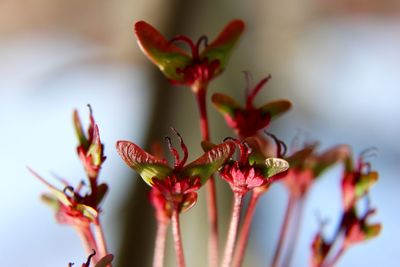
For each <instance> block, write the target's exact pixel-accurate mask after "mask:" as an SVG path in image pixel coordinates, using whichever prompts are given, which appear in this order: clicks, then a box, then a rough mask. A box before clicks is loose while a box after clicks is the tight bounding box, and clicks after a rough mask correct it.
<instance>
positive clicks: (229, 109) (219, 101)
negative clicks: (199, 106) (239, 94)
mask: <svg viewBox="0 0 400 267" xmlns="http://www.w3.org/2000/svg"><path fill="white" fill-rule="evenodd" d="M211 101H212V103H213V104H214V106H215V107H216V108H217V110H218V111H219V112H221V113H222V114H223V115H229V117H231V118H235V113H236V110H240V109H242V108H241V106H240V104H239V103H238V102H236V100H234V99H233V98H231V97H230V96H227V95H224V94H218V93H216V94H213V96H212V97H211Z"/></svg>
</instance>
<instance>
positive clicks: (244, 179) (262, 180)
mask: <svg viewBox="0 0 400 267" xmlns="http://www.w3.org/2000/svg"><path fill="white" fill-rule="evenodd" d="M235 143H236V144H237V146H238V148H239V159H238V160H236V161H231V162H227V163H226V164H225V166H224V167H223V168H222V170H221V171H220V175H221V176H222V178H223V179H224V180H226V181H227V182H228V183H229V185H230V186H231V188H232V190H233V192H235V193H240V194H245V193H247V192H248V191H250V190H252V189H254V188H258V187H261V186H264V185H266V184H271V183H272V182H274V181H275V180H276V179H275V178H277V176H276V175H277V174H278V173H281V172H284V171H286V170H287V169H288V168H289V164H288V163H287V162H286V161H285V160H283V159H279V158H265V157H264V156H262V154H261V153H260V152H259V151H260V150H258V149H257V148H256V147H255V146H254V144H256V143H255V142H252V144H253V147H250V146H249V144H248V143H246V141H244V142H240V141H238V140H235Z"/></svg>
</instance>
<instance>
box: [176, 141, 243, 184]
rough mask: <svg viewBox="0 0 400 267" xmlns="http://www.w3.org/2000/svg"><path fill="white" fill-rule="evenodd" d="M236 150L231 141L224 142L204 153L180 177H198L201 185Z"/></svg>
mask: <svg viewBox="0 0 400 267" xmlns="http://www.w3.org/2000/svg"><path fill="white" fill-rule="evenodd" d="M235 149H236V145H235V143H234V142H232V141H226V142H224V143H222V144H220V145H217V146H215V147H213V148H212V149H210V150H209V151H207V152H206V153H204V154H203V155H202V156H201V157H200V158H198V159H196V160H195V161H193V162H191V163H189V164H188V165H187V166H185V167H184V168H183V169H182V171H181V175H182V176H190V177H199V178H200V181H201V183H202V184H204V183H205V182H207V180H208V178H210V176H211V175H212V174H213V173H214V172H216V171H217V170H218V169H219V168H220V167H221V166H222V164H224V162H225V161H226V160H227V159H228V158H230V157H231V156H232V154H233V152H234V151H235Z"/></svg>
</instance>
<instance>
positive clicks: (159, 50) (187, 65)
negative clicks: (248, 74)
mask: <svg viewBox="0 0 400 267" xmlns="http://www.w3.org/2000/svg"><path fill="white" fill-rule="evenodd" d="M244 27H245V25H244V23H243V21H241V20H234V21H231V22H230V23H229V24H228V25H227V26H226V27H225V28H224V29H223V30H222V32H221V33H220V34H219V36H218V37H217V38H216V39H215V40H214V41H213V42H211V43H210V44H208V43H207V37H205V36H202V37H200V38H199V40H198V41H197V42H196V43H194V42H193V41H192V40H191V39H190V38H188V37H186V36H182V35H179V36H176V37H174V38H172V40H171V41H168V40H167V39H166V38H165V37H164V36H162V35H161V34H160V33H159V32H158V31H157V30H156V29H155V28H154V27H152V26H151V25H150V24H148V23H146V22H144V21H139V22H137V23H136V24H135V34H136V37H137V40H138V44H139V46H140V48H141V49H142V51H143V53H144V54H145V55H146V56H147V57H148V58H149V59H150V60H151V61H152V62H153V63H154V64H155V65H156V66H157V67H158V68H159V69H160V70H161V72H162V73H163V74H164V75H165V76H166V77H167V78H168V79H169V80H170V81H171V82H172V83H176V84H183V85H189V86H192V85H194V84H195V83H199V84H206V83H208V82H209V81H210V80H211V79H213V78H214V77H216V76H217V75H219V74H220V73H221V72H223V70H224V69H225V66H226V64H227V63H228V59H229V56H230V53H231V51H232V49H233V47H234V45H235V44H236V42H237V40H238V39H239V37H240V35H241V34H242V32H243V30H244ZM176 41H183V42H185V43H187V44H188V45H189V48H190V53H191V55H189V54H188V53H187V52H186V51H185V50H183V49H181V48H180V47H178V46H176V45H175V44H174V42H176ZM202 44H204V49H203V50H202V51H200V48H201V46H202Z"/></svg>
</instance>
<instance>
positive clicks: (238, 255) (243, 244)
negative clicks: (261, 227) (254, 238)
mask: <svg viewBox="0 0 400 267" xmlns="http://www.w3.org/2000/svg"><path fill="white" fill-rule="evenodd" d="M260 196H261V195H260V194H258V193H253V194H252V195H251V199H250V202H249V205H248V207H247V210H246V214H245V217H244V220H243V225H242V228H241V230H240V233H239V237H238V242H237V245H236V249H235V257H234V259H233V264H232V266H233V267H240V266H241V265H242V263H243V260H244V254H245V252H246V248H247V243H248V240H249V234H250V226H251V222H252V221H253V216H254V212H255V210H256V205H257V203H258V199H259V198H260Z"/></svg>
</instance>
